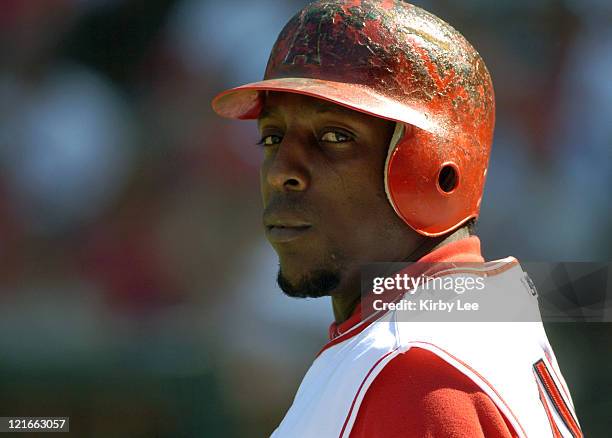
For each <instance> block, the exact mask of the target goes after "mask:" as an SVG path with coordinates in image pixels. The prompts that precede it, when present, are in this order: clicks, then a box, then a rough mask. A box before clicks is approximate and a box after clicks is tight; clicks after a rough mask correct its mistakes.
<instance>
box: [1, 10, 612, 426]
mask: <svg viewBox="0 0 612 438" xmlns="http://www.w3.org/2000/svg"><path fill="white" fill-rule="evenodd" d="M305 3H306V2H305V1H299V0H291V1H284V2H277V1H274V0H258V1H256V2H254V1H247V0H231V1H227V2H221V1H212V0H210V1H202V0H151V1H146V2H145V1H137V0H131V1H130V0H125V1H122V0H45V1H43V0H40V1H38V0H36V1H21V0H3V1H2V2H0V351H2V355H1V357H0V376H1V377H0V384H1V387H2V391H0V412H2V413H3V415H28V416H34V415H66V416H70V417H71V421H72V424H71V428H72V429H73V430H82V431H84V432H83V433H84V435H83V436H92V437H98V436H100V437H108V436H113V437H122V436H126V437H127V436H129V437H151V436H158V437H180V436H185V437H192V436H227V437H230V436H241V437H243V436H245V437H246V436H265V435H267V434H269V433H270V432H271V430H272V429H273V428H274V426H275V425H276V424H277V423H278V421H279V420H280V419H281V418H282V416H283V414H284V410H285V409H286V408H287V407H288V406H289V404H290V402H291V399H292V396H293V394H294V392H295V390H296V388H297V385H298V383H299V381H300V380H301V377H302V375H303V373H304V372H305V370H306V369H307V368H308V366H309V365H310V363H311V361H312V359H313V358H314V355H315V354H316V353H317V351H318V349H319V347H321V346H322V345H323V344H324V343H325V339H326V334H327V326H328V324H329V323H330V322H331V320H332V312H331V307H330V305H329V301H328V300H325V299H321V300H312V301H311V300H308V301H297V300H291V299H289V298H285V297H284V296H283V295H282V293H281V292H280V291H279V290H278V288H277V286H276V285H275V277H276V270H277V261H276V257H275V255H274V253H273V251H272V250H271V248H269V247H268V245H267V244H266V243H265V242H264V240H263V236H262V232H261V229H260V228H261V227H260V213H261V211H260V206H261V201H260V198H259V192H258V190H259V187H258V166H259V160H260V151H259V150H258V148H257V147H256V146H255V143H256V141H257V140H258V138H257V132H256V129H255V125H254V124H253V123H237V122H233V121H226V120H221V119H219V118H217V117H216V116H215V115H214V114H213V112H212V110H211V109H210V100H211V98H212V97H213V96H214V95H215V94H216V93H217V92H219V91H220V90H222V89H224V88H227V87H229V86H233V85H239V84H242V83H245V82H251V81H255V80H258V79H260V78H261V77H262V75H263V71H264V68H265V63H266V61H267V56H268V53H269V50H270V48H271V47H272V45H273V43H274V40H275V39H276V36H277V34H278V32H279V31H280V29H281V28H282V26H283V25H284V23H285V22H286V21H287V20H288V19H289V17H290V16H292V15H293V13H295V12H296V11H297V10H298V9H299V8H300V7H301V6H302V5H303V4H305ZM414 3H416V4H418V5H419V6H422V7H424V8H425V9H428V10H430V11H431V12H433V13H435V14H436V15H438V16H440V17H442V18H443V19H445V20H447V21H448V22H450V23H451V24H453V25H454V26H455V27H456V28H458V29H459V30H460V31H461V32H462V33H463V34H464V35H465V36H466V37H467V38H468V40H470V41H471V42H472V43H473V44H474V45H475V47H476V48H477V49H478V50H479V52H480V53H481V55H482V56H483V58H484V59H485V61H486V62H487V65H488V67H489V69H490V71H491V74H492V76H493V81H494V85H495V89H496V98H497V109H498V110H497V127H496V135H495V142H494V146H493V154H492V159H491V165H490V168H489V172H488V180H487V187H486V190H485V197H484V200H483V208H482V212H481V219H480V221H479V224H478V228H477V229H478V234H479V235H480V236H481V240H482V242H483V248H484V254H485V257H486V258H488V259H494V258H499V257H505V256H507V255H514V256H516V257H517V258H519V260H525V261H590V260H592V261H605V260H610V258H611V253H612V251H611V248H612V221H611V220H610V217H611V213H612V203H611V202H610V199H611V196H610V194H609V193H608V189H607V188H608V187H610V185H612V171H611V170H612V81H610V78H611V77H612V4H610V3H609V2H606V1H603V0H590V1H577V0H537V1H513V2H511V1H501V2H489V1H484V0H469V1H464V2H448V1H443V0H437V1H434V0H430V1H416V0H415V1H414ZM549 335H550V338H551V343H552V344H553V346H554V347H555V348H556V351H557V355H558V359H559V361H560V363H561V368H562V369H563V370H564V372H565V374H566V378H567V379H568V383H569V385H570V388H572V390H573V393H574V399H575V400H574V401H575V402H576V409H577V412H578V415H579V417H580V418H581V420H582V424H583V428H584V430H585V432H590V433H587V436H595V437H598V436H602V437H603V436H606V435H605V433H606V432H607V431H609V429H610V426H612V416H611V415H610V412H612V397H611V396H610V392H609V391H610V390H612V378H611V376H610V375H609V371H608V370H609V369H610V363H612V348H610V345H609V344H610V343H609V339H610V335H612V329H610V328H609V326H608V325H605V324H595V325H585V324H582V325H569V324H561V325H556V326H551V327H550V329H549ZM606 359H607V361H606ZM602 361H603V362H602Z"/></svg>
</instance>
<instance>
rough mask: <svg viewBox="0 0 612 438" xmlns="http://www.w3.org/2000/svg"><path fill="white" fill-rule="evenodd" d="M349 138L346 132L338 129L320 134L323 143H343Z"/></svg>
mask: <svg viewBox="0 0 612 438" xmlns="http://www.w3.org/2000/svg"><path fill="white" fill-rule="evenodd" d="M351 140H352V138H351V137H350V136H349V135H348V134H345V133H343V132H340V131H326V132H324V133H323V135H322V136H321V141H323V142H325V143H344V142H347V141H351Z"/></svg>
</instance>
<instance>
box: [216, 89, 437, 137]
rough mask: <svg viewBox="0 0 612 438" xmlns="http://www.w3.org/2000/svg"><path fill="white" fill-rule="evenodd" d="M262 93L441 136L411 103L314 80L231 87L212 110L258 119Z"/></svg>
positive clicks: (368, 91)
mask: <svg viewBox="0 0 612 438" xmlns="http://www.w3.org/2000/svg"><path fill="white" fill-rule="evenodd" d="M263 91H278V92H287V93H296V94H302V95H305V96H311V97H315V98H318V99H322V100H326V101H329V102H332V103H335V104H338V105H341V106H344V107H347V108H349V109H352V110H355V111H360V112H362V113H366V114H369V115H372V116H375V117H381V118H384V119H388V120H393V121H396V122H403V123H408V124H411V125H414V126H416V127H418V128H421V129H423V130H425V131H428V132H431V133H434V134H437V133H440V127H439V126H438V124H437V123H436V121H435V120H434V118H433V117H432V116H431V115H430V114H428V113H427V112H425V111H423V110H422V109H420V108H418V106H417V105H416V104H414V103H412V102H408V101H407V102H406V103H401V102H398V101H397V100H393V99H390V98H388V97H386V96H384V95H383V94H381V93H378V92H376V91H373V90H372V89H371V88H368V87H366V86H363V85H359V84H351V83H344V82H334V81H327V80H321V79H312V78H279V79H267V80H264V81H260V82H253V83H250V84H246V85H242V86H240V87H236V88H231V89H229V90H226V91H223V92H222V93H220V94H218V95H217V96H216V97H215V98H214V99H213V101H212V107H213V110H214V111H215V112H216V113H217V114H219V115H220V116H222V117H227V118H231V119H242V120H249V119H257V118H258V117H259V115H260V114H261V110H262V109H263V98H262V93H261V92H263Z"/></svg>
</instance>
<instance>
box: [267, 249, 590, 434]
mask: <svg viewBox="0 0 612 438" xmlns="http://www.w3.org/2000/svg"><path fill="white" fill-rule="evenodd" d="M444 275H453V272H452V271H449V272H445V273H444ZM461 275H464V276H465V275H468V276H480V277H485V278H486V284H487V291H494V292H495V293H497V298H495V299H496V300H497V299H499V294H508V293H513V294H522V295H524V297H526V298H525V300H533V301H534V302H535V300H536V298H535V297H533V295H532V294H531V293H530V292H531V290H529V287H528V286H527V285H526V283H525V282H524V280H523V279H524V275H525V274H524V273H523V271H522V269H521V267H520V265H519V264H518V262H517V261H516V260H515V259H513V258H508V259H503V260H500V261H497V262H489V263H486V264H484V265H483V268H482V269H479V270H476V269H474V270H473V272H469V271H466V270H465V269H464V270H462V271H461ZM495 293H493V294H492V296H495ZM536 308H537V307H536ZM406 312H407V310H388V311H381V312H378V313H374V314H372V315H370V317H369V318H366V319H364V320H362V321H361V322H359V323H357V324H355V325H353V326H352V327H351V328H350V329H348V330H347V331H346V332H344V333H342V334H340V335H339V336H338V337H336V338H335V339H333V340H332V341H331V342H330V343H329V344H327V345H326V347H325V348H324V349H323V350H322V351H321V353H320V354H319V355H318V357H317V358H316V359H315V361H314V363H313V364H312V366H311V367H310V369H309V370H308V372H307V373H306V375H305V377H304V379H303V381H302V383H301V385H300V387H299V389H298V391H297V394H296V396H295V399H294V401H293V404H292V406H291V407H290V409H289V411H288V412H287V414H286V415H285V417H284V419H283V420H282V422H281V424H280V425H279V426H278V428H277V429H276V430H275V431H274V433H273V434H272V437H273V438H281V437H282V438H285V437H288V438H289V437H290V438H298V437H320V438H327V437H329V438H331V437H334V438H335V437H350V436H357V435H352V433H351V432H352V430H353V427H354V425H355V423H356V421H357V419H358V417H359V415H366V413H364V412H361V409H360V408H361V404H362V402H363V400H364V398H365V397H366V396H367V394H368V391H369V389H370V387H371V386H372V385H373V382H375V381H376V379H377V377H379V375H380V374H381V372H383V370H384V369H385V367H386V366H387V364H389V363H390V362H391V361H392V360H394V358H396V357H398V356H400V355H402V354H405V353H407V352H408V351H409V350H411V349H415V348H416V349H422V350H426V351H428V352H430V353H432V354H433V355H435V357H436V358H439V359H440V360H442V361H444V362H445V364H447V365H449V366H450V367H452V368H453V371H455V370H456V371H458V372H459V373H461V375H462V376H464V377H465V378H466V379H469V381H471V382H473V384H475V385H476V386H477V387H478V389H479V390H480V391H482V392H483V393H484V394H486V396H488V397H489V398H490V400H491V401H492V403H493V404H494V406H495V407H496V408H497V409H498V410H499V413H500V414H501V417H503V420H504V422H505V426H504V428H507V432H508V433H506V434H505V435H502V434H499V435H497V434H495V435H494V436H510V437H515V436H516V437H529V438H547V437H553V438H557V437H581V436H582V433H581V431H580V426H579V424H578V420H577V418H576V415H575V413H574V407H573V402H572V400H571V397H570V394H569V390H568V388H567V385H566V383H565V381H564V379H563V377H562V375H561V372H560V370H559V367H558V364H557V361H556V359H555V356H554V354H553V352H552V348H551V347H550V344H549V342H548V339H547V337H546V333H545V332H544V328H543V325H542V323H541V322H539V321H529V322H426V321H424V322H420V321H419V317H418V316H417V317H415V316H414V315H408V314H406ZM408 372H409V370H408ZM432 378H433V379H435V375H434V376H432ZM383 396H384V395H383ZM393 403H394V400H389V405H390V406H393ZM405 409H410V407H405ZM406 412H408V411H406ZM367 421H372V420H367ZM397 421H398V422H401V421H404V420H403V419H402V418H397ZM406 421H408V420H406ZM407 428H408V429H405V430H409V428H410V426H409V425H407ZM376 430H380V428H377V429H376ZM415 433H416V432H415ZM391 435H392V434H390V436H391ZM359 436H361V435H359ZM392 436H394V435H392ZM404 436H405V435H404ZM415 436H416V435H415ZM435 436H438V435H435ZM452 436H456V435H452ZM485 436H491V435H488V434H485Z"/></svg>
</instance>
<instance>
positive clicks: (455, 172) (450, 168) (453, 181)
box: [437, 162, 459, 195]
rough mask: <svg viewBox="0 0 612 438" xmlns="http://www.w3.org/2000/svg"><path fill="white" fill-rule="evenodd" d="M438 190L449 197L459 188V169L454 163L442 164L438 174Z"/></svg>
mask: <svg viewBox="0 0 612 438" xmlns="http://www.w3.org/2000/svg"><path fill="white" fill-rule="evenodd" d="M437 185H438V190H439V191H440V192H441V193H442V194H444V195H450V194H451V193H453V192H454V191H455V189H456V188H457V187H458V186H459V168H458V167H457V165H456V164H455V163H452V162H448V163H444V164H442V167H441V168H440V172H438V184H437Z"/></svg>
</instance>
